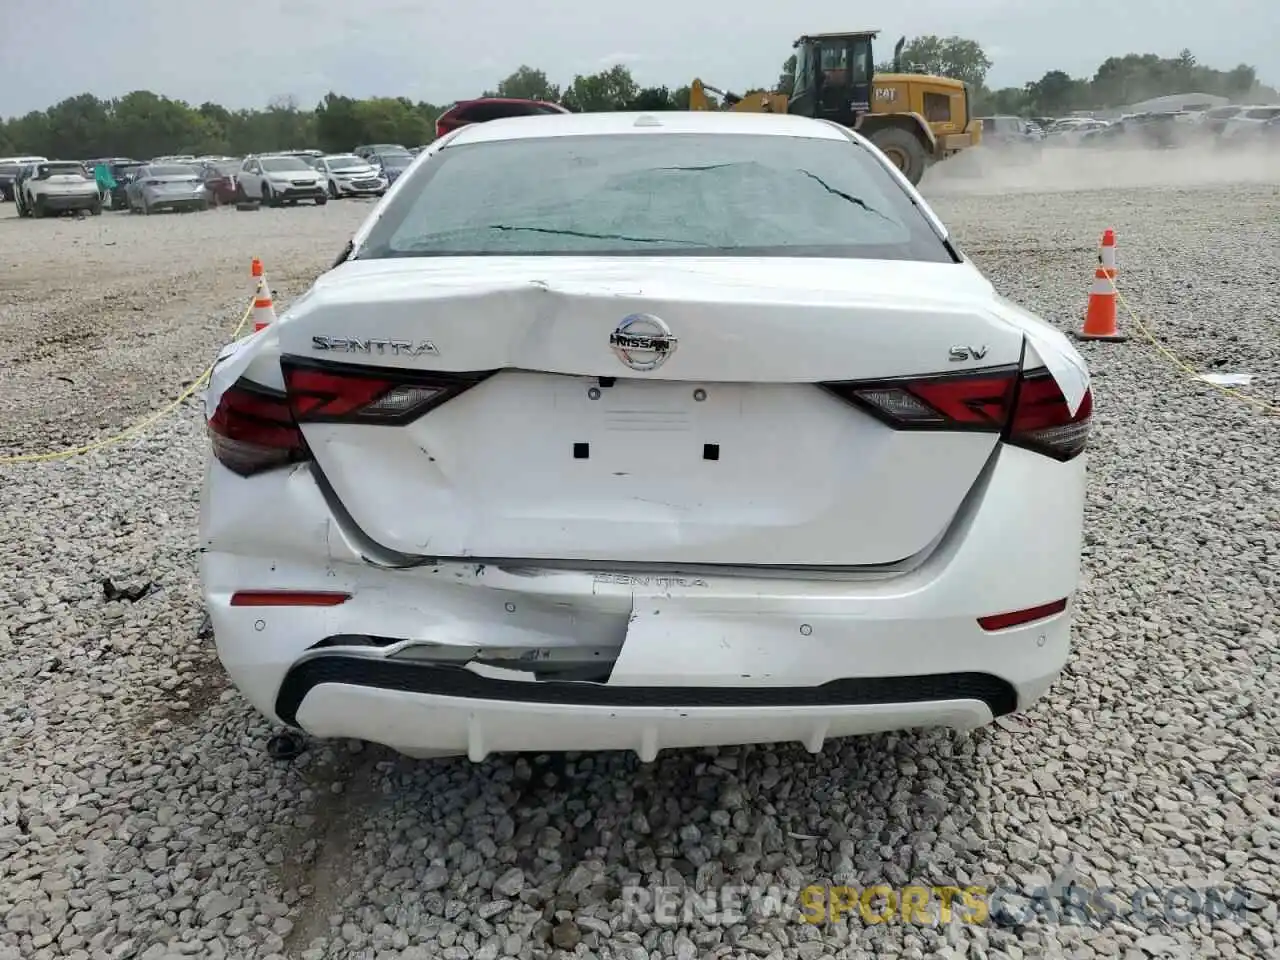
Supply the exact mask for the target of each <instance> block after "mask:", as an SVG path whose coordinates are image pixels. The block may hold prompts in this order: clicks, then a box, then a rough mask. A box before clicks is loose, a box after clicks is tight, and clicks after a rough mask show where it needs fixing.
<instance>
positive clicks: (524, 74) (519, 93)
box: [484, 64, 560, 102]
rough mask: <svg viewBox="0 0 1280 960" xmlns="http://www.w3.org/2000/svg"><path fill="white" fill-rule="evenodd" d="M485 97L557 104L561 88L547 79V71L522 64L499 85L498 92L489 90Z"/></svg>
mask: <svg viewBox="0 0 1280 960" xmlns="http://www.w3.org/2000/svg"><path fill="white" fill-rule="evenodd" d="M484 96H486V97H511V98H513V99H516V100H547V101H551V102H556V101H559V99H560V88H559V87H558V86H557V85H556V84H554V83H552V82H551V81H550V80H548V79H547V74H546V71H545V70H535V69H533V67H530V66H527V65H524V64H521V65H520V66H519V67H518V68H516V71H515V72H514V73H512V74H511V75H510V76H509V77H507V78H506V79H505V80H502V81H500V82H499V83H498V87H497V89H496V90H492V91H488V90H487V91H485V93H484Z"/></svg>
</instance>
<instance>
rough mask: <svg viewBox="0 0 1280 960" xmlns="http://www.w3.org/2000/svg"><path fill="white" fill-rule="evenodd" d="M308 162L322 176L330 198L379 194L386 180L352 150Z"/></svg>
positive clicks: (386, 183)
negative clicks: (351, 151)
mask: <svg viewBox="0 0 1280 960" xmlns="http://www.w3.org/2000/svg"><path fill="white" fill-rule="evenodd" d="M311 165H312V166H313V167H315V168H316V170H318V171H319V172H320V175H321V176H322V177H324V181H325V186H326V189H327V190H328V192H329V197H330V199H332V200H337V199H338V198H339V197H380V196H382V195H383V194H384V193H386V192H387V187H388V186H389V183H388V181H387V178H386V177H384V176H382V174H380V173H379V172H378V169H377V168H376V167H375V166H374V165H373V164H372V163H370V162H369V161H368V160H365V159H364V158H363V157H357V156H356V155H355V154H354V153H331V154H329V155H328V156H322V157H316V158H315V159H313V160H312V161H311Z"/></svg>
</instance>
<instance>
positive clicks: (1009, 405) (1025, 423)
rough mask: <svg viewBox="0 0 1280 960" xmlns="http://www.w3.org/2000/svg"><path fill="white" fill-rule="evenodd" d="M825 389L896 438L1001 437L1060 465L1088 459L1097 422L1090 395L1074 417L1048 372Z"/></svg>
mask: <svg viewBox="0 0 1280 960" xmlns="http://www.w3.org/2000/svg"><path fill="white" fill-rule="evenodd" d="M823 386H824V387H826V388H827V389H828V390H830V391H831V392H832V393H834V394H835V395H836V396H838V397H840V398H841V399H842V400H846V401H848V402H849V403H852V404H854V405H855V406H857V407H860V408H861V409H863V410H866V411H867V412H868V413H870V414H872V415H873V416H875V417H876V418H877V419H879V420H881V421H882V422H884V423H887V424H888V425H889V426H891V427H893V428H894V429H896V430H969V431H975V432H980V433H999V434H1001V435H1002V438H1003V439H1004V441H1005V442H1006V443H1009V444H1012V445H1013V446H1017V447H1023V448H1024V449H1027V450H1032V451H1034V452H1036V453H1040V454H1043V455H1044V456H1047V457H1052V458H1053V459H1055V460H1061V461H1067V460H1071V459H1074V458H1075V457H1078V456H1079V455H1080V454H1081V453H1083V452H1084V450H1085V446H1086V445H1087V442H1088V438H1089V424H1090V420H1091V418H1092V415H1093V394H1092V391H1089V390H1086V391H1085V395H1084V399H1083V400H1082V401H1081V403H1080V406H1079V407H1078V408H1077V409H1076V412H1075V413H1074V414H1073V413H1071V412H1070V410H1069V408H1068V406H1067V400H1066V397H1065V396H1064V395H1063V393H1062V389H1061V388H1060V387H1059V386H1058V383H1057V381H1056V380H1055V379H1054V378H1053V375H1052V374H1050V373H1049V371H1048V370H1045V369H1038V370H1032V371H1025V372H1024V371H1021V370H1019V368H1018V367H1016V366H1015V367H996V368H992V369H989V370H980V371H976V372H970V373H964V374H960V375H948V374H939V375H936V376H927V377H904V378H900V379H896V380H881V381H874V382H873V381H859V382H853V383H826V384H823Z"/></svg>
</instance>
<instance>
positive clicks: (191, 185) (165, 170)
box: [125, 163, 209, 214]
mask: <svg viewBox="0 0 1280 960" xmlns="http://www.w3.org/2000/svg"><path fill="white" fill-rule="evenodd" d="M125 198H126V199H127V200H128V203H129V212H130V213H139V212H140V213H147V214H151V213H155V212H156V211H158V210H178V211H180V212H183V213H185V212H186V211H188V210H208V209H209V194H208V192H207V191H206V190H205V188H204V181H203V180H201V179H200V175H199V174H198V173H197V172H196V170H195V168H194V167H191V166H187V165H186V164H182V163H151V164H147V165H146V166H145V167H142V168H140V169H139V170H138V171H137V172H136V173H135V174H134V177H133V182H132V183H130V184H129V186H128V187H127V188H126V189H125Z"/></svg>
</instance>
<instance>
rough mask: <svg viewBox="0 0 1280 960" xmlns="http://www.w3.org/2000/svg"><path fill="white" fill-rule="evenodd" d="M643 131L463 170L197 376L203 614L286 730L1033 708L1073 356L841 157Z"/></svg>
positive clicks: (489, 148)
mask: <svg viewBox="0 0 1280 960" xmlns="http://www.w3.org/2000/svg"><path fill="white" fill-rule="evenodd" d="M642 116H645V115H644V114H636V113H586V114H575V115H573V116H546V117H533V118H528V119H516V120H498V121H496V122H494V123H493V124H486V125H484V126H485V128H486V129H483V132H481V131H477V130H465V129H464V130H461V131H458V132H457V133H456V134H455V135H454V137H453V139H451V140H450V142H449V143H448V144H447V145H445V146H443V147H440V148H439V149H438V150H437V151H436V152H432V153H428V154H427V156H428V157H430V160H429V162H423V163H421V164H415V165H414V167H413V169H412V171H411V172H409V173H408V174H406V175H405V177H404V182H402V183H400V184H399V185H398V186H397V187H396V189H395V190H393V191H392V192H391V193H389V194H388V195H387V198H386V199H385V200H383V201H382V203H381V204H380V206H379V208H378V209H377V211H376V214H374V215H371V216H370V217H369V218H367V220H366V222H365V223H364V224H363V225H362V226H361V227H360V228H359V230H358V231H357V232H356V233H355V235H354V237H353V239H352V243H351V247H350V250H349V254H348V255H347V256H346V257H344V258H343V259H342V261H341V262H339V263H338V264H337V265H336V266H335V267H334V268H333V269H331V270H329V271H327V272H326V273H324V274H323V275H322V276H321V277H320V278H319V279H317V280H316V282H315V283H314V284H313V285H312V286H311V288H310V289H309V290H308V291H307V293H306V294H305V295H303V296H302V297H300V298H298V299H297V300H295V301H294V302H293V306H291V308H290V311H289V318H288V320H287V321H285V322H282V323H280V324H278V325H276V327H275V334H274V335H273V336H271V337H266V338H258V339H257V340H255V341H254V342H252V343H249V344H247V345H246V346H245V347H243V348H242V350H243V352H235V353H234V359H231V355H230V354H228V355H226V358H225V359H224V360H222V361H221V362H220V364H219V366H216V367H215V368H214V373H213V378H212V379H213V382H217V383H219V384H220V388H219V389H218V390H217V391H216V392H215V391H213V390H211V391H210V392H209V394H208V396H207V403H208V408H207V409H208V415H209V416H208V429H209V439H210V456H209V459H208V463H207V470H206V472H205V476H204V488H203V493H202V497H201V505H200V532H199V537H198V540H199V542H200V544H201V549H200V551H199V552H198V560H199V565H200V579H201V593H202V599H203V601H204V607H205V609H206V610H207V611H208V613H209V617H210V620H211V623H212V628H213V630H212V632H213V637H214V641H215V643H216V646H217V652H218V657H219V659H220V660H221V662H222V664H223V665H224V667H225V668H226V671H227V673H228V674H229V675H230V677H231V679H232V681H233V682H234V684H235V685H236V687H237V688H238V689H239V690H240V692H241V693H242V694H243V695H244V697H245V699H246V700H248V701H249V702H250V703H251V704H252V705H253V706H254V707H256V708H257V710H258V711H260V712H261V713H262V714H264V715H265V716H266V717H268V718H270V720H271V722H272V723H278V724H282V725H284V726H286V727H288V728H292V729H294V730H301V731H303V732H307V733H310V734H312V735H314V736H316V737H320V738H348V737H349V738H355V739H359V740H367V741H373V742H375V743H380V744H384V745H386V746H389V747H392V748H394V749H397V750H400V751H402V752H404V753H407V754H410V755H416V756H432V755H442V754H463V755H468V756H469V757H470V758H471V760H472V761H475V762H479V761H481V760H483V759H485V758H486V757H487V756H489V755H491V754H493V753H504V752H507V751H531V752H535V753H542V752H550V751H564V750H630V751H635V752H636V753H637V754H639V756H640V759H641V760H642V761H651V760H653V759H654V758H655V757H656V756H657V755H658V753H659V752H660V751H662V750H665V749H669V748H690V747H703V746H711V745H717V746H718V745H726V744H742V743H768V742H794V741H799V742H801V743H803V744H805V746H806V747H807V749H808V750H810V751H811V752H813V753H817V752H819V750H821V748H822V746H823V744H824V742H826V741H828V740H832V739H837V738H843V737H848V736H853V735H859V734H868V733H873V732H877V731H886V730H900V729H911V728H928V727H952V728H957V729H960V730H971V729H973V728H974V727H979V726H982V725H984V724H990V723H991V722H992V721H993V720H994V719H995V718H997V717H1000V716H1003V715H1008V714H1012V713H1016V712H1019V711H1025V710H1027V709H1028V708H1029V707H1030V706H1031V705H1032V704H1033V703H1035V702H1036V701H1037V700H1038V699H1039V698H1040V697H1042V696H1043V695H1044V694H1045V693H1046V692H1047V691H1048V690H1049V689H1051V687H1052V686H1053V685H1054V683H1055V681H1056V680H1057V678H1058V676H1059V674H1060V672H1061V670H1062V669H1063V666H1064V664H1065V663H1066V662H1067V660H1068V657H1069V655H1070V652H1071V621H1072V616H1073V612H1074V608H1075V598H1076V595H1077V591H1078V589H1079V587H1080V558H1081V545H1082V542H1083V537H1084V534H1083V530H1084V505H1085V495H1086V490H1087V485H1086V465H1087V461H1088V454H1087V449H1088V444H1089V439H1090V423H1091V419H1092V410H1093V399H1092V394H1091V387H1090V379H1089V373H1088V368H1087V366H1086V364H1085V362H1084V360H1083V358H1082V357H1081V356H1080V354H1079V352H1077V350H1076V349H1075V348H1074V347H1073V346H1072V344H1071V342H1070V341H1069V340H1068V339H1067V338H1066V337H1065V336H1063V335H1062V334H1061V333H1060V332H1059V331H1058V330H1057V328H1056V327H1055V326H1054V325H1053V324H1050V323H1047V322H1045V321H1044V320H1042V319H1040V318H1039V317H1036V316H1034V315H1032V314H1031V313H1030V312H1028V311H1026V310H1024V309H1021V308H1020V307H1018V306H1016V305H1015V304H1013V303H1011V302H1009V301H1008V300H1006V299H1004V298H1003V297H1001V296H1000V295H999V293H998V292H997V291H996V289H995V288H994V287H993V285H992V283H991V282H990V280H988V279H987V278H986V277H984V276H983V274H982V273H981V272H980V271H979V269H978V268H977V267H976V266H975V265H974V264H972V263H971V262H969V261H968V260H966V259H965V258H964V257H963V256H962V255H961V254H960V253H959V252H958V251H957V250H956V247H955V245H954V243H953V242H952V241H951V239H950V237H949V236H948V231H947V229H946V227H945V226H944V225H943V223H942V222H941V220H939V219H938V217H937V216H936V214H935V213H934V211H933V210H932V209H931V208H930V206H929V204H928V202H927V201H926V200H925V198H924V197H922V196H921V195H920V194H919V193H918V192H917V191H916V190H915V189H914V188H912V187H910V186H909V185H908V184H907V183H906V182H905V181H904V180H903V178H902V176H901V175H900V174H899V173H898V172H897V170H896V169H895V168H894V167H893V165H892V163H891V162H890V161H889V160H888V159H887V158H886V157H885V156H884V154H883V153H881V152H880V151H879V150H877V149H876V148H875V147H874V146H873V145H872V144H871V143H870V142H868V141H867V140H865V139H864V138H862V137H860V136H858V135H857V134H856V133H854V132H852V131H850V130H848V129H846V128H843V127H837V126H836V125H834V124H829V123H824V122H822V121H818V120H812V119H806V118H803V117H796V116H786V115H782V116H769V115H765V114H751V113H734V112H718V111H716V112H671V113H663V114H656V115H654V114H650V115H648V123H645V124H640V123H638V122H637V121H638V120H639V118H640V117H642ZM689 170H697V171H699V172H698V173H697V174H696V175H693V176H690V175H689V174H688V172H687V171H689ZM762 184H767V185H768V186H767V188H764V189H762ZM709 197H714V198H715V202H714V203H710V202H708V198H709ZM850 197H856V198H858V199H859V201H860V202H859V203H857V204H855V203H850V202H849V198H850ZM868 210H873V211H875V215H874V216H871V215H868ZM692 211H696V213H697V215H696V216H691V215H690V213H691V212H692ZM620 215H622V216H625V217H626V218H627V224H626V227H627V229H626V230H624V231H620V230H619V224H618V218H619V216H620ZM495 263H500V264H501V266H500V268H497V269H495ZM817 289H820V290H821V291H822V296H819V297H815V296H814V291H815V290H817ZM548 290H551V291H554V292H553V293H552V294H550V296H552V297H553V298H554V300H553V301H552V302H549V301H548V296H549V294H548V293H547V291H548ZM887 310H889V311H892V312H893V315H894V317H893V320H892V322H885V317H886V311H887ZM552 323H553V324H554V327H552V326H551V324H552ZM370 337H373V338H377V339H374V340H372V341H370V339H369V338H370ZM371 342H372V343H374V344H377V345H379V346H385V347H386V349H385V352H383V351H381V350H379V349H373V350H370V349H369V345H370V343H371ZM965 344H970V345H972V346H963V345H965ZM762 345H763V346H764V347H765V349H762ZM392 347H395V349H394V350H393V349H392ZM228 363H231V364H234V366H233V369H234V370H235V371H236V372H235V374H234V375H233V374H232V373H231V372H230V371H229V370H228V369H227V366H226V365H227V364H228ZM220 370H221V372H220ZM798 464H803V469H797V465H798ZM517 473H518V475H517ZM322 746H323V745H322V744H316V748H317V752H318V751H319V749H321V748H322Z"/></svg>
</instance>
